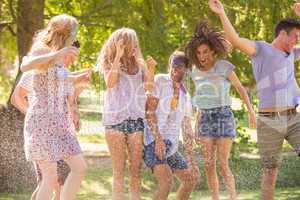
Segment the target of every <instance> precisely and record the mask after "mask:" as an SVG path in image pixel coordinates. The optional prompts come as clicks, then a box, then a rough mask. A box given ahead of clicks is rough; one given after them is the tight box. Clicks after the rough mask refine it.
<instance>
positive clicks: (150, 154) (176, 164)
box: [143, 140, 188, 172]
mask: <svg viewBox="0 0 300 200" xmlns="http://www.w3.org/2000/svg"><path fill="white" fill-rule="evenodd" d="M164 142H165V144H166V152H168V151H169V149H170V147H171V146H172V143H171V141H170V140H164ZM143 159H144V162H145V164H146V166H147V167H149V168H151V169H152V170H153V168H154V166H155V165H162V164H167V165H169V167H170V168H171V170H172V172H174V171H175V170H176V169H187V168H188V165H187V162H186V160H185V158H184V157H183V155H182V154H181V153H180V152H178V151H177V152H176V153H174V154H173V155H171V156H169V157H167V158H164V159H163V160H160V159H159V158H158V157H157V156H156V154H155V141H154V142H152V143H150V144H149V145H146V146H144V156H143Z"/></svg>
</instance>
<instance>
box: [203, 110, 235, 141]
mask: <svg viewBox="0 0 300 200" xmlns="http://www.w3.org/2000/svg"><path fill="white" fill-rule="evenodd" d="M198 123H199V126H198V127H199V130H198V136H200V137H203V136H205V137H213V138H220V137H231V138H234V137H235V136H236V124H235V119H234V116H233V113H232V111H231V108H230V107H229V106H225V107H218V108H212V109H203V110H201V118H200V121H199V122H198Z"/></svg>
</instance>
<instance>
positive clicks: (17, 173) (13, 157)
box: [0, 0, 45, 192]
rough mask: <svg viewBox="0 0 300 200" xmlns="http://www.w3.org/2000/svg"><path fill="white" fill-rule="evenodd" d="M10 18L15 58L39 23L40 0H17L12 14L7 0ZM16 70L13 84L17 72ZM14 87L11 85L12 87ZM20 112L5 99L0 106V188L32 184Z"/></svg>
mask: <svg viewBox="0 0 300 200" xmlns="http://www.w3.org/2000/svg"><path fill="white" fill-rule="evenodd" d="M8 3H9V5H10V10H11V16H12V20H13V21H12V22H10V23H8V24H6V26H10V25H12V24H15V25H16V27H17V33H16V36H17V46H18V55H19V60H21V59H22V58H23V56H24V55H26V53H27V52H28V51H29V49H30V46H31V43H32V38H33V35H34V33H35V32H36V31H37V30H39V29H41V28H42V27H43V22H44V5H45V2H44V0H18V2H17V12H16V15H15V12H14V9H13V3H14V2H13V1H12V0H10V1H9V2H8ZM2 24H3V23H2ZM20 74H21V73H20V70H18V74H17V78H16V81H15V84H14V86H15V85H16V83H17V81H18V77H19V76H20ZM13 89H14V87H13ZM11 93H12V92H11ZM23 119H24V116H23V115H22V114H21V113H20V112H19V111H18V110H17V109H15V108H14V107H13V106H11V105H10V103H9V102H8V104H7V106H3V105H2V106H1V108H0V149H1V151H0V159H1V161H2V162H1V164H0V167H1V171H0V191H6V192H7V191H11V192H16V191H18V190H20V189H21V188H22V189H28V188H32V187H33V186H34V185H35V184H34V182H35V181H34V180H35V178H34V171H33V168H32V165H31V164H30V163H29V162H27V161H26V160H25V154H24V148H23V143H24V138H23Z"/></svg>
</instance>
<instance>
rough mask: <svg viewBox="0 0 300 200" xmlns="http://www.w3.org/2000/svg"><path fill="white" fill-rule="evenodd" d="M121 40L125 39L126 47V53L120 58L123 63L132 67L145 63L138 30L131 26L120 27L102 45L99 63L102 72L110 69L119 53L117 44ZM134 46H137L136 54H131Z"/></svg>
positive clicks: (124, 45)
mask: <svg viewBox="0 0 300 200" xmlns="http://www.w3.org/2000/svg"><path fill="white" fill-rule="evenodd" d="M119 40H123V47H124V54H123V56H122V57H121V59H120V62H121V65H123V66H125V67H130V66H132V65H135V66H139V65H144V64H145V61H144V58H143V56H142V53H141V49H140V46H139V41H138V37H137V35H136V32H135V31H134V30H133V29H130V28H120V29H117V30H116V31H114V32H113V33H112V34H111V35H110V37H109V38H108V39H107V40H106V42H105V43H104V45H103V46H102V49H101V51H100V53H99V57H98V64H97V66H98V68H99V70H100V71H101V72H103V70H107V69H110V67H111V64H112V63H113V61H114V59H115V57H116V54H117V46H116V45H117V43H118V41H119ZM134 48H136V49H135V50H136V53H135V55H136V56H132V54H130V52H132V50H133V49H134Z"/></svg>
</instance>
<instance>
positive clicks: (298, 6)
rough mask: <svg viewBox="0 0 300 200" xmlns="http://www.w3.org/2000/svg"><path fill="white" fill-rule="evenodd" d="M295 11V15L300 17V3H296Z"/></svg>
mask: <svg viewBox="0 0 300 200" xmlns="http://www.w3.org/2000/svg"><path fill="white" fill-rule="evenodd" d="M293 10H294V12H295V14H296V15H297V16H298V17H300V3H295V4H294V6H293Z"/></svg>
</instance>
